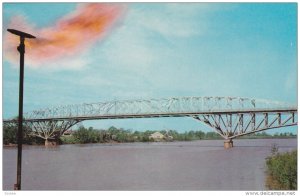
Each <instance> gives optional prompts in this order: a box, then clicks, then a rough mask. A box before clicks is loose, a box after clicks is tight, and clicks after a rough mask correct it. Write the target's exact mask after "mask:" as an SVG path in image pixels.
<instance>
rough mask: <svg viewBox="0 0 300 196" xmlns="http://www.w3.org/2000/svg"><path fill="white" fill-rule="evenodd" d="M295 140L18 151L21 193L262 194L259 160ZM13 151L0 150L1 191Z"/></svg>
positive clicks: (9, 176) (12, 170)
mask: <svg viewBox="0 0 300 196" xmlns="http://www.w3.org/2000/svg"><path fill="white" fill-rule="evenodd" d="M274 144H276V145H277V146H278V147H279V151H281V152H283V151H291V150H293V149H296V148H297V139H252V140H251V139H240V140H234V148H232V149H228V150H225V149H224V148H223V141H222V140H206V141H205V140H202V141H192V142H168V143H160V142H156V143H127V144H126V143H125V144H87V145H61V146H58V147H55V148H45V147H43V146H24V147H23V160H22V161H23V164H22V189H23V190H171V191H172V190H203V191H204V190H216V191H218V190H257V191H259V190H266V187H265V170H266V166H265V158H266V157H267V156H269V155H270V154H271V148H272V146H273V145H274ZM16 158H17V149H16V148H12V147H4V149H3V189H4V190H12V189H13V185H14V184H15V183H16V168H17V166H16V162H17V161H16Z"/></svg>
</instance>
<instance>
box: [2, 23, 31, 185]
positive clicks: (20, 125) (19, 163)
mask: <svg viewBox="0 0 300 196" xmlns="http://www.w3.org/2000/svg"><path fill="white" fill-rule="evenodd" d="M7 31H9V32H10V33H12V34H15V35H18V36H20V45H19V46H18V48H17V49H18V51H19V53H20V85H19V118H18V157H17V184H15V185H14V190H21V176H22V143H23V87H24V54H25V43H24V42H25V38H35V37H34V36H33V35H30V34H27V33H24V32H22V31H18V30H15V29H7Z"/></svg>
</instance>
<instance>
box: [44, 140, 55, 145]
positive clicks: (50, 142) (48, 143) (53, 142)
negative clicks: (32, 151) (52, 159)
mask: <svg viewBox="0 0 300 196" xmlns="http://www.w3.org/2000/svg"><path fill="white" fill-rule="evenodd" d="M56 145H57V142H56V141H55V140H45V146H46V147H53V146H56Z"/></svg>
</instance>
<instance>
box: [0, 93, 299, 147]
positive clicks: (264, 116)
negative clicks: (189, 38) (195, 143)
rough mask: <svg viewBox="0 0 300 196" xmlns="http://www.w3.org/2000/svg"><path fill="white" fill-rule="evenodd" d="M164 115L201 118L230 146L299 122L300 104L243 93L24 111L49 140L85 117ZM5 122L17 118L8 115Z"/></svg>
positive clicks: (36, 130) (33, 128) (28, 121)
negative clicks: (237, 140)
mask: <svg viewBox="0 0 300 196" xmlns="http://www.w3.org/2000/svg"><path fill="white" fill-rule="evenodd" d="M161 117H189V118H192V119H194V120H196V121H198V122H201V123H203V124H205V125H207V126H209V127H210V128H212V129H213V130H214V131H216V132H217V133H218V134H219V135H221V136H222V137H223V138H224V139H225V142H224V146H225V148H230V147H232V146H233V142H232V139H234V138H236V137H239V136H242V135H247V134H252V133H255V132H259V131H263V130H267V129H274V128H280V127H287V126H295V125H297V106H296V105H291V104H288V103H283V102H277V101H269V100H262V99H251V98H241V97H173V98H164V99H145V100H142V99H139V100H124V101H109V102H99V103H88V104H87V103H84V104H77V105H65V106H57V107H49V108H45V109H39V110H34V111H31V112H27V113H25V114H24V118H25V119H24V124H26V125H27V126H29V127H30V128H31V134H32V135H34V136H38V137H41V138H43V139H45V143H46V144H47V142H48V141H49V140H56V139H58V138H59V137H60V136H61V135H62V134H63V133H64V132H65V131H66V130H68V129H70V128H71V127H72V126H74V125H75V124H77V123H79V122H82V121H85V120H100V119H125V118H161ZM4 123H5V124H15V123H17V121H16V120H15V119H6V120H4Z"/></svg>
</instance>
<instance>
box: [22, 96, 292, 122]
mask: <svg viewBox="0 0 300 196" xmlns="http://www.w3.org/2000/svg"><path fill="white" fill-rule="evenodd" d="M287 107H295V106H292V105H290V104H287V103H282V102H276V101H268V100H261V99H250V98H240V97H178V98H176V97H175V98H164V99H148V100H142V99H140V100H124V101H110V102H101V103H90V104H78V105H66V106H58V107H50V108H46V109H40V110H35V111H31V112H28V113H25V114H24V117H25V119H46V118H70V117H83V116H84V117H89V116H108V115H139V114H159V113H197V112H202V111H221V110H253V109H260V108H263V109H268V108H269V109H271V108H287Z"/></svg>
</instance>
